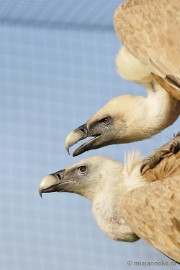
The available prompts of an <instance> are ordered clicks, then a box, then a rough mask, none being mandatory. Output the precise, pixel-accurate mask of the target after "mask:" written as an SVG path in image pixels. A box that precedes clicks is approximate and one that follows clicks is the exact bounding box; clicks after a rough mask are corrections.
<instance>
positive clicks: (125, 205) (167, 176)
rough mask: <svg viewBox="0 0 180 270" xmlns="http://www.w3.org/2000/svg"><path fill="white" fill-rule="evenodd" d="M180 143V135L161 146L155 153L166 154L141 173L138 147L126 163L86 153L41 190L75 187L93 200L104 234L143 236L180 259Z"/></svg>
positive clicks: (48, 179) (117, 237)
mask: <svg viewBox="0 0 180 270" xmlns="http://www.w3.org/2000/svg"><path fill="white" fill-rule="evenodd" d="M167 146H168V147H169V148H168V147H167ZM172 146H173V148H172ZM179 146H180V136H179V137H177V138H175V139H174V140H173V143H170V144H167V145H165V146H163V147H162V148H160V149H159V150H158V151H157V152H156V153H155V155H156V156H158V157H160V156H161V157H162V160H161V161H160V163H159V164H158V165H156V167H155V168H153V169H149V170H146V172H145V173H144V174H143V175H141V173H140V167H141V163H142V157H140V156H139V154H137V153H136V152H134V153H131V154H130V155H128V157H127V158H126V161H125V164H124V166H123V165H122V164H120V163H119V162H117V161H115V160H112V159H110V158H107V157H103V156H94V157H91V158H87V159H85V160H82V161H80V162H78V163H77V164H75V165H72V166H69V167H67V168H66V169H65V170H61V171H59V172H57V173H54V174H51V175H49V176H47V177H45V178H44V179H43V180H42V182H41V183H40V188H39V191H40V194H42V193H46V192H55V191H56V192H57V191H64V192H73V193H77V194H80V195H82V196H84V197H86V198H88V199H90V200H92V212H93V215H94V217H95V219H96V222H97V224H98V225H99V227H100V228H101V229H102V230H103V232H104V233H105V234H106V235H108V236H109V237H111V238H112V239H114V240H122V241H135V240H137V239H138V237H140V238H142V239H144V240H145V241H147V242H148V243H149V244H151V245H152V246H154V247H155V248H157V249H158V250H160V251H161V252H162V253H164V254H165V255H167V256H169V257H170V258H172V259H174V260H176V261H177V262H180V151H179ZM171 149H173V152H177V153H176V154H175V153H173V152H172V151H171ZM164 153H166V155H164ZM151 159H152V160H153V158H152V156H150V160H151ZM159 160H160V159H159Z"/></svg>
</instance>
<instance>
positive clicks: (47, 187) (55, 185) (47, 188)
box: [39, 170, 65, 197]
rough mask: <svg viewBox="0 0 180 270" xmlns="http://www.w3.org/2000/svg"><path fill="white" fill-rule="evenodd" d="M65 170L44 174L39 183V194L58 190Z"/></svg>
mask: <svg viewBox="0 0 180 270" xmlns="http://www.w3.org/2000/svg"><path fill="white" fill-rule="evenodd" d="M64 172H65V170H60V171H58V172H56V173H52V174H49V175H48V176H45V177H44V178H43V179H42V181H41V183H40V185H39V195H40V196H41V197H42V193H48V192H59V191H61V190H60V186H61V185H62V184H63V179H64Z"/></svg>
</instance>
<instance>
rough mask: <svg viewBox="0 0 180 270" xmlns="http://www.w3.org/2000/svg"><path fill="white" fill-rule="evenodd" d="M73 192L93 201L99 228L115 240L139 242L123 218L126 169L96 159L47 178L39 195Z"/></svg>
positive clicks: (81, 162)
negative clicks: (121, 207)
mask: <svg viewBox="0 0 180 270" xmlns="http://www.w3.org/2000/svg"><path fill="white" fill-rule="evenodd" d="M48 192H70V193H76V194H79V195H81V196H84V197H86V198H88V199H90V200H92V203H93V206H92V212H93V215H94V217H95V220H96V222H97V224H98V225H99V227H100V228H101V229H102V230H103V231H104V233H105V234H106V235H108V236H109V237H110V238H112V239H114V240H123V241H136V240H137V239H138V237H137V235H136V234H135V233H134V232H133V231H132V230H131V229H130V227H129V226H128V225H127V224H126V222H125V220H124V219H123V217H122V215H121V210H120V203H121V196H122V195H123V194H124V193H125V194H126V192H127V185H126V184H125V182H124V177H123V166H122V165H121V164H120V163H119V162H117V161H115V160H112V159H110V158H108V157H104V156H94V157H91V158H87V159H84V160H82V161H80V162H78V163H76V164H75V165H72V166H68V167H67V168H66V169H64V170H60V171H58V172H56V173H52V174H50V175H48V176H46V177H44V178H43V179H42V181H41V183H40V185H39V193H40V195H41V196H42V193H48Z"/></svg>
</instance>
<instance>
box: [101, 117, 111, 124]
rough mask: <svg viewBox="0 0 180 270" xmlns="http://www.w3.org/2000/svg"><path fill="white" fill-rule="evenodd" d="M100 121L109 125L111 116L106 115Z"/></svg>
mask: <svg viewBox="0 0 180 270" xmlns="http://www.w3.org/2000/svg"><path fill="white" fill-rule="evenodd" d="M100 122H101V123H103V124H104V125H109V124H110V118H109V117H105V118H103V119H101V121H100Z"/></svg>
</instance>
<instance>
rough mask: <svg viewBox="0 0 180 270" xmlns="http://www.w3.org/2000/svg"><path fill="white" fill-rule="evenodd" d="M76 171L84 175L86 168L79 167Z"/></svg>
mask: <svg viewBox="0 0 180 270" xmlns="http://www.w3.org/2000/svg"><path fill="white" fill-rule="evenodd" d="M78 171H79V172H80V173H85V172H86V171H87V167H86V166H80V167H79V168H78Z"/></svg>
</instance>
